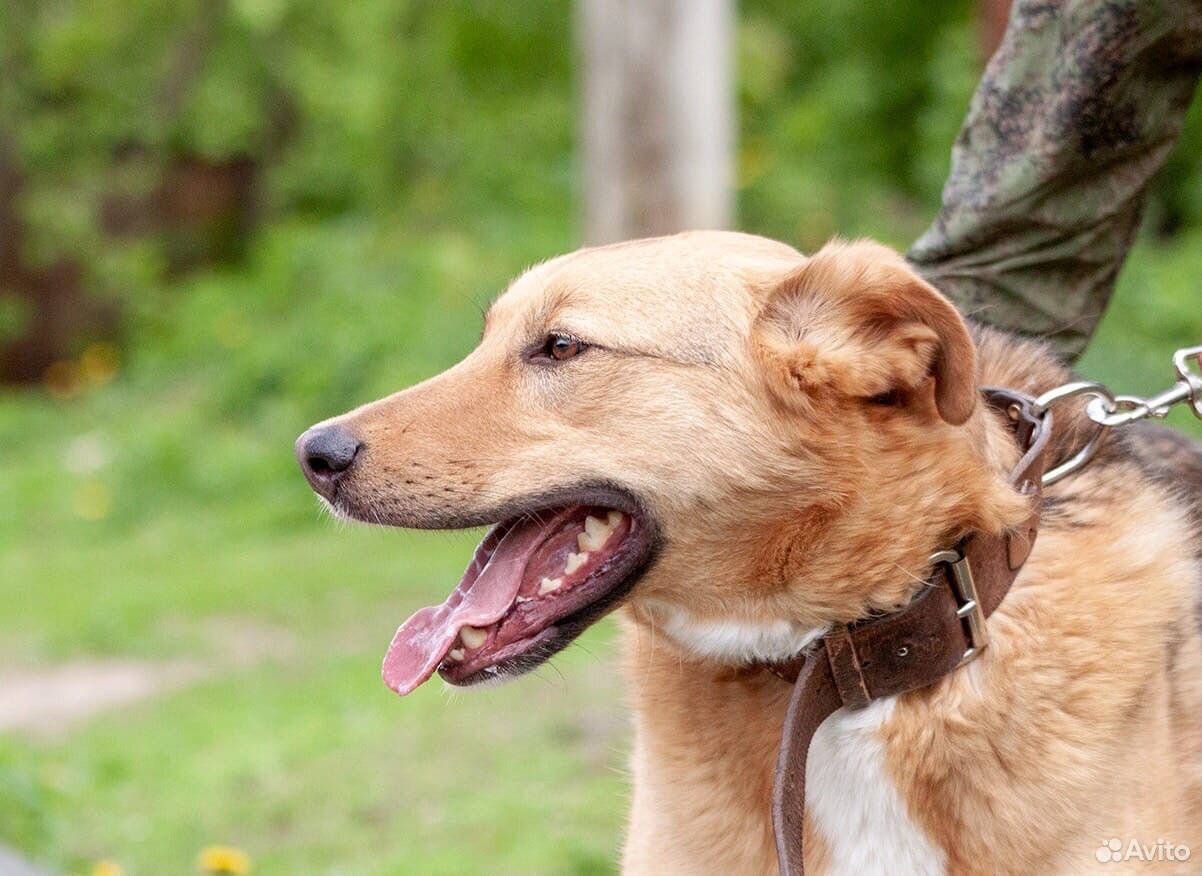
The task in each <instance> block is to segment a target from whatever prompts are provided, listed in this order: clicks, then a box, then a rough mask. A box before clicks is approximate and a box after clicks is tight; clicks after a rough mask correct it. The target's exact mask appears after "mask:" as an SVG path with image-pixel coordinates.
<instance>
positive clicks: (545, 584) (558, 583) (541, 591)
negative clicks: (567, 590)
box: [538, 578, 563, 596]
mask: <svg viewBox="0 0 1202 876" xmlns="http://www.w3.org/2000/svg"><path fill="white" fill-rule="evenodd" d="M562 586H563V578H543V580H542V583H541V584H539V585H538V595H539V596H546V595H547V594H548V593H554V592H555V591H556V590H558V589H559V588H560V587H562Z"/></svg>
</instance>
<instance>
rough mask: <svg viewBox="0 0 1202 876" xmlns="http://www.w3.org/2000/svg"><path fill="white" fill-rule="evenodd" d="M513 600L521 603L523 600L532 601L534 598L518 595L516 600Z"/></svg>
mask: <svg viewBox="0 0 1202 876" xmlns="http://www.w3.org/2000/svg"><path fill="white" fill-rule="evenodd" d="M543 580H544V581H545V580H547V579H546V578H544V579H543ZM514 601H515V602H516V603H517V604H518V605H521V604H522V603H523V602H534V600H533V599H531V598H530V597H529V596H519V597H518V598H517V599H516V600H514Z"/></svg>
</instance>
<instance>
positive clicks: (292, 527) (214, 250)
mask: <svg viewBox="0 0 1202 876" xmlns="http://www.w3.org/2000/svg"><path fill="white" fill-rule="evenodd" d="M1005 13H1006V3H1005V2H1004V0H979V2H972V0H924V2H899V3H884V4H878V3H866V2H855V0H827V2H824V3H804V2H797V0H791V2H783V0H743V2H740V3H739V4H738V5H737V8H735V7H734V5H733V4H732V3H730V2H729V0H713V2H694V3H689V2H687V0H646V2H645V3H641V4H640V3H637V2H632V0H580V2H577V3H574V4H570V3H566V2H565V3H554V2H545V0H544V2H537V0H505V2H500V0H496V2H493V0H485V2H471V3H468V2H458V0H455V2H435V0H358V2H355V3H328V2H319V0H173V2H163V0H124V2H122V3H120V4H114V3H110V2H101V0H0V460H2V461H3V466H4V468H3V474H0V847H4V849H6V850H5V851H0V861H8V862H9V863H0V873H4V874H6V876H8V874H15V873H18V872H23V871H22V870H21V869H19V868H20V867H22V866H24V865H20V864H18V863H17V857H16V856H17V855H18V854H19V856H20V858H21V859H23V860H26V861H34V862H36V863H37V864H38V866H39V867H40V868H44V869H45V870H46V871H48V872H51V873H95V874H97V876H119V874H122V873H124V874H128V876H152V874H154V876H161V874H166V873H186V872H193V871H195V869H196V868H197V866H198V865H203V866H205V867H208V868H209V869H210V870H212V871H214V872H216V871H222V872H242V871H244V870H245V869H246V868H247V866H249V867H250V868H251V870H252V871H253V872H254V873H260V874H281V876H283V874H331V876H333V874H356V876H359V874H363V876H374V874H381V876H384V874H388V876H394V874H423V876H432V874H461V873H473V872H481V873H483V872H486V873H489V874H530V873H549V874H604V873H611V872H613V871H614V869H615V855H616V849H617V848H618V845H619V842H620V836H621V829H622V819H623V816H624V811H625V808H626V802H627V801H626V796H627V784H626V779H625V775H624V771H625V762H626V752H627V748H628V743H629V739H628V732H627V723H626V717H625V712H624V709H623V708H622V707H621V705H620V691H619V690H618V684H617V682H616V680H615V670H614V660H613V654H612V650H613V647H612V638H613V634H612V628H611V626H610V625H609V624H608V623H606V624H602V625H600V626H599V627H598V628H596V629H594V630H593V631H591V632H590V633H589V635H588V636H586V637H585V638H584V639H583V641H582V643H581V646H580V647H575V648H572V649H571V650H570V651H568V652H567V653H565V654H563V655H561V657H560V658H559V659H557V661H556V663H555V666H554V667H550V668H545V669H544V670H542V671H541V672H540V673H538V674H537V675H534V676H529V677H526V678H525V679H523V680H521V681H519V682H517V683H515V684H512V685H510V686H508V687H505V688H502V689H498V690H493V691H486V692H481V693H473V694H471V695H467V696H448V695H447V694H446V692H444V691H443V690H440V685H438V684H431V685H428V686H426V687H423V688H422V689H421V690H420V691H418V693H416V694H415V695H414V696H413V697H411V698H409V699H407V700H400V699H398V698H396V697H395V696H393V695H392V694H391V693H390V692H388V691H387V690H386V689H385V687H384V686H383V684H382V683H381V682H380V680H379V664H380V660H381V658H382V656H383V653H384V649H385V646H386V645H387V643H388V640H389V638H390V636H391V634H392V632H393V629H394V628H395V626H396V625H397V624H398V623H399V622H400V621H401V620H402V619H404V617H406V616H407V615H408V613H409V612H410V611H411V610H412V609H414V608H415V607H416V606H418V605H423V604H427V603H428V602H430V601H435V600H437V601H440V600H441V599H442V598H443V596H444V595H445V593H446V592H447V591H448V590H449V589H450V587H451V586H453V583H454V582H455V581H456V580H457V579H458V576H459V574H460V573H461V571H462V568H463V566H464V565H465V563H466V561H467V559H468V556H469V554H470V550H471V547H472V545H473V543H474V537H475V536H474V534H470V533H469V534H457V535H415V534H407V533H402V532H398V531H376V530H368V529H364V528H347V527H342V526H338V525H335V524H333V523H331V522H330V520H329V519H327V518H325V517H323V515H321V514H320V513H319V512H318V509H317V505H316V502H315V500H314V499H313V497H312V496H311V495H310V493H309V490H308V488H307V487H306V486H305V484H304V482H303V480H302V478H301V477H300V475H299V473H298V471H297V469H296V465H295V462H294V461H293V458H292V452H291V444H292V440H293V438H294V437H295V436H296V435H297V434H298V433H299V432H300V431H301V430H302V429H303V428H305V427H306V426H308V425H309V424H310V423H312V422H314V421H316V420H318V419H321V418H324V417H326V416H329V415H332V414H334V413H338V412H341V411H343V410H345V409H347V408H349V407H351V406H352V405H355V404H358V403H360V402H364V401H367V400H370V399H372V398H375V397H377V396H380V395H383V394H385V393H387V392H390V391H393V390H396V389H399V388H402V387H404V386H405V385H407V384H409V383H411V382H413V381H416V380H418V379H421V378H423V377H426V376H428V375H431V374H433V373H435V372H437V371H439V370H441V369H442V368H444V367H446V366H448V365H450V364H452V363H453V362H455V361H456V360H457V359H459V358H460V357H461V356H463V355H464V354H465V353H467V352H468V351H469V350H470V349H471V347H472V346H473V343H474V341H475V338H476V337H477V334H478V332H479V322H480V319H479V310H480V308H481V306H482V305H484V304H485V303H486V302H487V301H488V300H489V299H490V298H491V297H492V296H493V295H495V294H496V293H497V292H498V291H500V290H501V289H502V288H503V287H504V284H505V282H506V280H507V279H508V278H511V277H512V276H513V275H514V274H515V273H517V272H519V271H520V270H522V269H523V268H524V267H525V266H527V265H529V264H530V263H531V262H533V261H536V260H539V259H542V258H545V257H547V256H550V255H552V254H555V253H558V252H562V251H564V250H568V249H572V248H574V247H576V246H578V245H580V243H581V242H582V241H585V240H605V239H612V238H615V237H623V236H632V235H635V234H641V233H645V232H652V231H661V230H671V229H673V228H676V227H680V226H682V225H715V224H718V225H720V224H730V225H732V226H733V227H738V228H742V229H746V230H750V231H755V232H759V233H763V234H768V235H771V236H774V237H778V238H781V239H783V240H785V241H788V242H790V243H793V244H795V245H798V246H800V247H802V248H803V249H813V248H815V247H817V246H819V245H820V244H821V243H822V242H823V241H824V240H825V239H826V238H827V237H829V236H830V235H832V234H835V233H840V234H844V235H860V234H867V235H873V236H876V237H879V238H881V239H883V240H885V241H887V242H889V243H892V244H894V245H896V246H899V247H902V248H904V247H906V246H907V245H908V244H909V243H910V242H911V241H912V240H913V239H914V238H915V237H916V236H917V235H918V234H919V233H920V232H921V231H922V230H923V228H924V227H925V225H926V224H927V223H928V222H929V221H930V219H931V217H932V216H933V215H934V213H935V210H936V207H937V205H938V201H939V192H940V187H941V185H942V182H943V179H944V176H945V174H946V172H947V168H948V158H949V149H950V147H951V144H952V141H953V138H954V137H955V134H956V131H957V128H958V125H959V122H960V120H961V118H962V116H963V114H964V111H965V109H966V107H967V105H968V101H969V98H970V96H971V94H972V91H973V88H974V86H975V83H976V80H977V77H978V76H979V74H980V71H981V68H982V66H983V63H984V61H985V59H986V58H987V57H988V53H989V51H990V48H991V47H992V45H994V44H996V40H997V39H999V38H1000V28H1001V27H1002V26H1004V21H1005ZM1200 304H1202V118H1200V113H1199V111H1198V107H1197V106H1196V105H1195V108H1194V112H1193V114H1192V116H1191V120H1190V124H1189V128H1188V130H1187V133H1186V136H1185V140H1184V142H1183V143H1182V144H1181V145H1180V147H1179V148H1178V150H1177V152H1176V153H1175V157H1174V158H1173V160H1172V162H1171V163H1170V165H1169V166H1168V167H1167V168H1166V170H1165V172H1164V173H1163V174H1162V175H1161V177H1160V178H1159V179H1158V180H1157V183H1156V190H1155V193H1154V197H1153V201H1152V205H1151V208H1150V209H1149V211H1148V214H1147V219H1146V223H1145V228H1144V231H1143V234H1142V237H1141V241H1140V243H1139V246H1138V249H1137V251H1136V253H1135V254H1134V256H1133V257H1132V260H1131V262H1130V263H1129V265H1128V267H1127V269H1126V271H1125V272H1124V274H1123V277H1122V282H1121V286H1120V291H1119V294H1118V296H1117V298H1116V302H1115V304H1114V306H1113V307H1112V309H1111V312H1110V314H1109V315H1108V317H1107V320H1106V322H1105V323H1104V327H1103V330H1102V332H1101V334H1100V336H1099V337H1098V339H1097V340H1096V342H1095V343H1094V345H1093V347H1092V348H1091V351H1090V353H1089V354H1088V356H1087V358H1086V359H1085V361H1084V362H1083V364H1082V366H1081V369H1082V371H1084V372H1085V373H1087V374H1089V375H1090V376H1091V377H1095V378H1099V379H1104V380H1107V381H1111V382H1113V385H1114V387H1115V389H1117V390H1121V391H1124V392H1132V391H1134V392H1144V391H1151V390H1158V389H1161V388H1163V387H1165V386H1167V385H1168V384H1169V382H1170V380H1171V370H1170V367H1169V359H1168V356H1169V354H1170V353H1171V352H1172V350H1173V349H1175V348H1176V347H1179V346H1183V345H1185V344H1186V343H1199V342H1202V306H1200ZM1186 419H1187V420H1188V417H1186ZM210 846H230V847H233V848H234V849H236V850H240V851H241V852H243V853H245V855H246V856H247V858H248V859H249V864H248V863H247V860H243V859H242V858H240V857H239V856H237V855H232V854H231V855H227V857H226V858H225V859H224V863H222V862H221V860H217V859H214V857H213V855H212V854H210V856H209V858H207V859H206V861H199V859H198V855H200V854H201V851H202V850H203V849H205V848H206V847H210ZM218 857H219V856H218ZM215 861H216V862H215ZM198 862H199V864H198ZM222 868H224V870H222Z"/></svg>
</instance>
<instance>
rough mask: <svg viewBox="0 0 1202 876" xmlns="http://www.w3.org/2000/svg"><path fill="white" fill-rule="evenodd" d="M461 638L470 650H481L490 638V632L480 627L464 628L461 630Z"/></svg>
mask: <svg viewBox="0 0 1202 876" xmlns="http://www.w3.org/2000/svg"><path fill="white" fill-rule="evenodd" d="M459 638H460V639H462V640H463V644H465V645H467V646H468V647H469V648H479V647H480V646H481V645H483V644H484V640H485V639H487V638H488V630H482V629H480V628H479V627H462V628H461V629H460V630H459Z"/></svg>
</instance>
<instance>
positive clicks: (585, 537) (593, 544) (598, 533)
mask: <svg viewBox="0 0 1202 876" xmlns="http://www.w3.org/2000/svg"><path fill="white" fill-rule="evenodd" d="M612 533H613V527H611V526H610V525H609V524H608V523H606V522H604V521H602V520H598V519H597V518H596V517H594V516H593V515H591V514H590V515H589V516H588V517H586V518H584V532H582V533H580V534H579V535H578V536H576V545H577V546H578V547H579V548H580V549H581V550H582V551H595V550H600V549H601V548H602V547H603V546H604V545H605V543H606V542H607V541H609V537H610V535H611V534H612Z"/></svg>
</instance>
